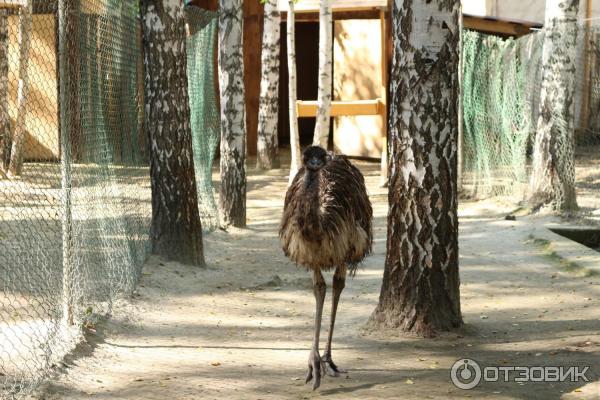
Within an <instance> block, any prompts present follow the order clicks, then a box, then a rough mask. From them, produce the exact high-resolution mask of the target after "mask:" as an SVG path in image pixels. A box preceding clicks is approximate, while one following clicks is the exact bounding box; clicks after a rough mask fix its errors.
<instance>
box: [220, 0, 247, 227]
mask: <svg viewBox="0 0 600 400" xmlns="http://www.w3.org/2000/svg"><path fill="white" fill-rule="evenodd" d="M219 6H220V10H219V85H220V88H221V91H220V93H221V192H220V195H219V207H220V209H221V213H222V218H221V220H222V221H223V224H224V225H225V226H228V225H233V226H236V227H244V226H246V108H245V103H244V57H243V52H242V48H243V47H242V46H243V45H242V43H243V42H242V33H243V13H242V1H241V0H220V2H219Z"/></svg>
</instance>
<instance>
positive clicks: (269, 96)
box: [256, 0, 281, 169]
mask: <svg viewBox="0 0 600 400" xmlns="http://www.w3.org/2000/svg"><path fill="white" fill-rule="evenodd" d="M280 23H281V16H280V15H279V9H278V8H277V0H267V1H266V3H265V21H264V30H263V39H262V53H261V61H262V78H261V81H260V99H259V104H258V142H257V158H256V166H257V168H259V169H271V168H279V159H278V154H277V148H278V143H277V117H278V115H277V112H278V110H279V52H280V48H281V43H280V34H281V33H280V26H279V25H280Z"/></svg>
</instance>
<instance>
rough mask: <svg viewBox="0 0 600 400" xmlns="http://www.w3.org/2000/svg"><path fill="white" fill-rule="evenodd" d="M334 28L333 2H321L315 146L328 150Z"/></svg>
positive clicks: (328, 0) (327, 0)
mask: <svg viewBox="0 0 600 400" xmlns="http://www.w3.org/2000/svg"><path fill="white" fill-rule="evenodd" d="M332 30H333V26H332V14H331V0H321V3H320V6H319V92H318V95H317V118H316V123H315V133H314V137H313V145H315V146H321V147H323V148H324V149H327V141H328V139H329V117H330V111H331V79H332V77H331V73H332V58H333V32H332Z"/></svg>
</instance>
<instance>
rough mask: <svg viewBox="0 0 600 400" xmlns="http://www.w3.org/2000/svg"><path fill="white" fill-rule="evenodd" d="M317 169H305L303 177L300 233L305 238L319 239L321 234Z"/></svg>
mask: <svg viewBox="0 0 600 400" xmlns="http://www.w3.org/2000/svg"><path fill="white" fill-rule="evenodd" d="M319 175H320V174H319V171H311V170H308V169H307V170H306V175H305V179H304V199H305V201H304V202H303V208H304V211H303V213H302V214H304V220H305V224H304V226H303V229H302V231H303V232H302V233H303V235H304V237H305V238H310V239H311V240H320V236H321V233H322V231H321V212H320V209H321V207H320V205H321V204H320V203H321V201H320V198H319Z"/></svg>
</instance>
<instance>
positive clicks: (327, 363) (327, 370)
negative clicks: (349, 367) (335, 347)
mask: <svg viewBox="0 0 600 400" xmlns="http://www.w3.org/2000/svg"><path fill="white" fill-rule="evenodd" d="M321 364H322V368H323V374H327V375H329V376H333V377H337V376H340V374H345V373H346V370H345V369H342V368H339V367H338V366H337V365H335V363H334V362H333V360H332V359H331V355H329V354H325V355H324V356H323V358H322V359H321Z"/></svg>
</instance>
